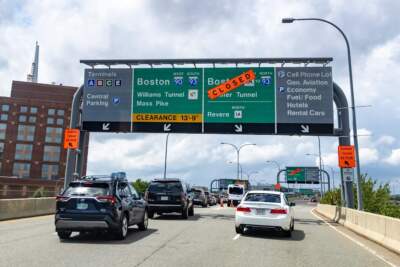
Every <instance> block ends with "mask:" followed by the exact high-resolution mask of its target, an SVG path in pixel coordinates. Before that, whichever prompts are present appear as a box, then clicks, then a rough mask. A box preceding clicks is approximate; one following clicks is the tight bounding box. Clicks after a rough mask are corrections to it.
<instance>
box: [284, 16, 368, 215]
mask: <svg viewBox="0 0 400 267" xmlns="http://www.w3.org/2000/svg"><path fill="white" fill-rule="evenodd" d="M296 20H299V21H301V20H312V21H320V22H324V23H327V24H329V25H331V26H333V27H334V28H335V29H336V30H338V31H339V32H340V33H341V34H342V36H343V38H344V40H345V42H346V47H347V60H348V66H349V79H350V95H351V110H352V115H353V116H352V117H353V140H354V148H355V151H356V170H357V175H356V176H357V196H358V197H357V204H358V205H357V208H358V210H363V200H362V199H363V196H362V191H361V167H360V155H359V149H358V137H357V120H356V104H355V100H354V88H353V70H352V66H351V51H350V44H349V41H348V39H347V36H346V34H344V32H343V31H342V29H340V28H339V27H338V26H337V25H335V24H334V23H332V22H330V21H328V20H325V19H320V18H299V19H295V18H283V19H282V23H293V22H294V21H296Z"/></svg>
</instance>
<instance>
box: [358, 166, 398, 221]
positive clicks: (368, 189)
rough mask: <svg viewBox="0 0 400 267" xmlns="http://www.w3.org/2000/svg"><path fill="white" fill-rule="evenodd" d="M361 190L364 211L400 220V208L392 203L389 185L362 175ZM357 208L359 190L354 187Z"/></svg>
mask: <svg viewBox="0 0 400 267" xmlns="http://www.w3.org/2000/svg"><path fill="white" fill-rule="evenodd" d="M361 189H362V195H363V204H364V211H367V212H371V213H375V214H381V215H385V216H390V217H395V218H400V206H398V205H395V204H393V203H392V201H391V198H390V187H389V184H388V183H385V184H378V183H377V181H376V180H373V179H372V178H371V177H369V176H368V174H363V175H361ZM354 196H355V206H356V207H355V208H357V190H356V187H354Z"/></svg>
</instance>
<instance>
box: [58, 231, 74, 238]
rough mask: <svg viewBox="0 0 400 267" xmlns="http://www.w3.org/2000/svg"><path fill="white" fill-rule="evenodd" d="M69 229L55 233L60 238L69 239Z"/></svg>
mask: <svg viewBox="0 0 400 267" xmlns="http://www.w3.org/2000/svg"><path fill="white" fill-rule="evenodd" d="M71 234H72V232H71V231H57V235H58V237H59V238H60V239H61V240H64V239H69V238H70V237H71Z"/></svg>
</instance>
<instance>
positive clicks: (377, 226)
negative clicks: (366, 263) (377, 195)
mask: <svg viewBox="0 0 400 267" xmlns="http://www.w3.org/2000/svg"><path fill="white" fill-rule="evenodd" d="M316 211H317V212H318V213H320V214H321V215H323V216H325V217H327V218H329V219H331V220H334V221H335V222H338V223H340V224H342V225H344V226H345V227H346V228H348V229H350V230H352V231H353V232H355V233H357V234H359V235H362V236H364V237H366V238H368V239H370V240H372V241H374V242H376V243H378V244H380V245H382V246H384V247H386V248H388V249H390V250H392V251H394V252H396V253H398V254H400V219H396V218H391V217H388V216H383V215H378V214H373V213H369V212H364V211H358V210H354V209H350V208H344V207H337V206H332V205H326V204H318V207H317V209H316Z"/></svg>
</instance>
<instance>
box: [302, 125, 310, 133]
mask: <svg viewBox="0 0 400 267" xmlns="http://www.w3.org/2000/svg"><path fill="white" fill-rule="evenodd" d="M301 132H302V133H309V132H310V126H308V125H303V124H302V125H301Z"/></svg>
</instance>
